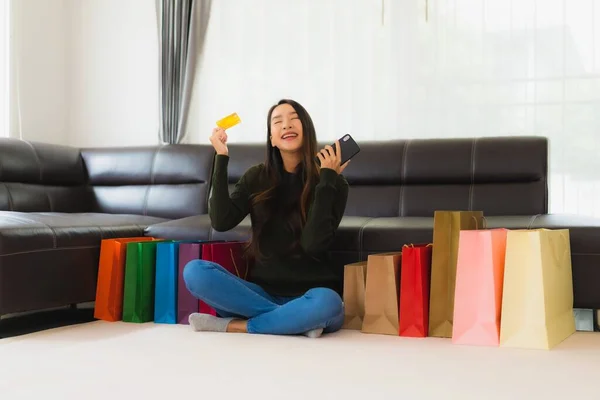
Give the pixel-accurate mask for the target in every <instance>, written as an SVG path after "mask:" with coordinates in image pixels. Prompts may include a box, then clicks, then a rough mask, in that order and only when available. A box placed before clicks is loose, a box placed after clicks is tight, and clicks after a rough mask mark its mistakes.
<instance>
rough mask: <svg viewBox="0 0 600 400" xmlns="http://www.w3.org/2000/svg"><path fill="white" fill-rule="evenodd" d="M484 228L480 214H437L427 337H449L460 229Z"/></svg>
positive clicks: (450, 212)
mask: <svg viewBox="0 0 600 400" xmlns="http://www.w3.org/2000/svg"><path fill="white" fill-rule="evenodd" d="M479 228H483V212H481V211H436V212H435V214H434V218H433V253H432V256H431V286H430V293H429V296H430V297H429V336H434V337H445V338H450V337H452V321H453V315H454V290H455V284H456V262H457V259H458V239H459V234H460V231H461V230H473V229H479Z"/></svg>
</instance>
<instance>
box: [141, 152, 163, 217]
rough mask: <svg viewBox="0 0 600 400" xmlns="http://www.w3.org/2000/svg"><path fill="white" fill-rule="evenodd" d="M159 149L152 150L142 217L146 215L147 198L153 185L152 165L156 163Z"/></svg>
mask: <svg viewBox="0 0 600 400" xmlns="http://www.w3.org/2000/svg"><path fill="white" fill-rule="evenodd" d="M160 149H161V147H157V148H156V149H154V155H153V156H152V165H151V166H150V184H149V185H147V186H146V195H145V196H144V207H143V209H142V213H143V215H145V216H147V215H148V196H149V195H150V189H151V188H152V185H154V164H155V163H156V156H157V155H158V152H159V151H160Z"/></svg>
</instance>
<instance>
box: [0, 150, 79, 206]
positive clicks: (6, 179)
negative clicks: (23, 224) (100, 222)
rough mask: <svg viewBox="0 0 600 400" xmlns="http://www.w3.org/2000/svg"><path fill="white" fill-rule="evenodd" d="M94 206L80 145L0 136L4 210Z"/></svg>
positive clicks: (0, 193) (0, 189)
mask: <svg viewBox="0 0 600 400" xmlns="http://www.w3.org/2000/svg"><path fill="white" fill-rule="evenodd" d="M90 207H91V193H90V190H89V188H88V187H87V185H86V175H85V169H84V166H83V161H82V160H81V156H80V153H79V149H76V148H72V147H66V146H57V145H51V144H47V143H37V142H27V141H23V140H16V139H8V138H0V210H2V211H20V212H85V211H88V210H89V208H90Z"/></svg>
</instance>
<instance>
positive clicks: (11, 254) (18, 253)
mask: <svg viewBox="0 0 600 400" xmlns="http://www.w3.org/2000/svg"><path fill="white" fill-rule="evenodd" d="M98 247H100V245H91V246H72V247H53V248H50V249H35V250H27V251H17V252H14V253H6V254H0V257H7V256H17V255H21V254H32V253H41V252H44V251H55V250H80V249H95V248H98Z"/></svg>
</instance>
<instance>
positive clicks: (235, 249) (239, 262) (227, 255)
mask: <svg viewBox="0 0 600 400" xmlns="http://www.w3.org/2000/svg"><path fill="white" fill-rule="evenodd" d="M245 246H246V243H244V242H211V243H204V244H203V245H202V259H203V260H206V261H212V262H214V263H216V264H219V265H220V266H222V267H223V268H225V269H226V270H227V271H229V272H231V273H232V274H234V275H235V276H237V277H239V278H242V279H244V280H245V279H247V277H248V273H249V270H250V266H249V263H248V259H247V258H246V256H245V255H244V247H245Z"/></svg>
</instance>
